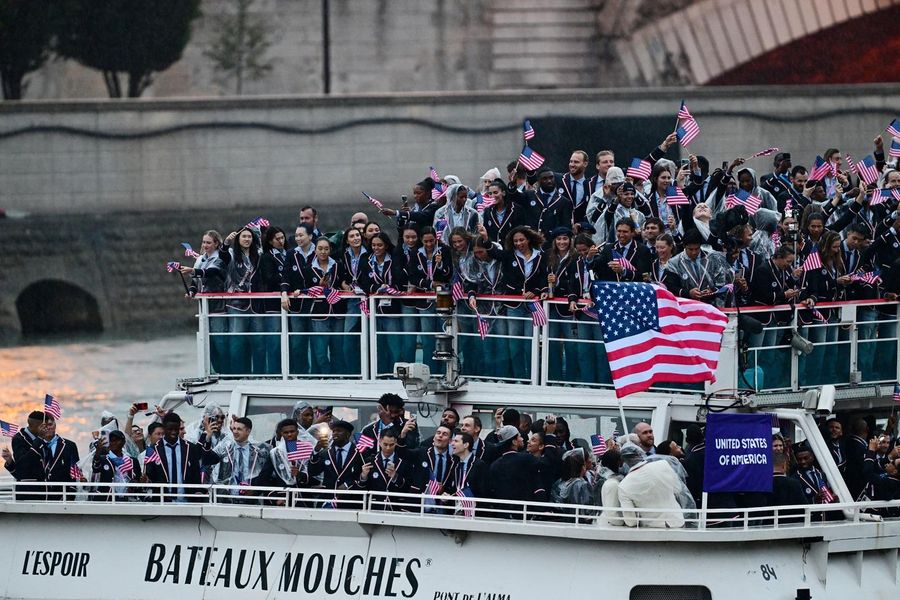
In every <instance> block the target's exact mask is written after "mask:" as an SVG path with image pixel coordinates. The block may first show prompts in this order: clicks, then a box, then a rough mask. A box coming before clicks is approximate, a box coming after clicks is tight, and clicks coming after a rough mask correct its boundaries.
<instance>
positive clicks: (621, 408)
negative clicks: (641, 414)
mask: <svg viewBox="0 0 900 600" xmlns="http://www.w3.org/2000/svg"><path fill="white" fill-rule="evenodd" d="M616 401H617V402H618V403H619V418H620V419H622V435H626V436H627V435H628V423H627V422H625V407H624V406H622V399H621V398H619V397H616Z"/></svg>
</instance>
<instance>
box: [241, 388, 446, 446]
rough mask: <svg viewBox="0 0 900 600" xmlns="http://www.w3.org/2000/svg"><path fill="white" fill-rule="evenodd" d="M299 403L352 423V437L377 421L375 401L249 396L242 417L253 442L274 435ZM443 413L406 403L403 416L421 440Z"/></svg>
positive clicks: (438, 422) (429, 435)
mask: <svg viewBox="0 0 900 600" xmlns="http://www.w3.org/2000/svg"><path fill="white" fill-rule="evenodd" d="M300 400H305V401H306V402H309V404H310V405H311V406H312V407H314V409H315V410H316V416H317V417H318V416H319V415H321V414H323V413H326V412H328V411H330V412H331V414H332V415H333V416H334V418H336V419H341V420H343V421H347V422H348V423H353V433H354V435H357V434H359V432H360V431H361V430H362V428H363V427H365V426H366V425H368V424H369V423H371V422H372V421H375V420H376V419H377V418H378V411H377V410H376V402H375V400H374V399H373V400H344V401H337V400H335V399H333V398H330V399H327V400H324V401H323V400H322V399H321V398H313V397H310V398H303V397H297V396H292V397H283V396H282V397H279V396H248V397H247V410H246V411H245V414H246V415H247V416H248V417H249V418H250V419H251V420H252V421H253V433H254V439H257V440H268V439H269V438H271V437H272V436H273V435H275V426H276V425H277V424H278V422H279V421H281V420H282V419H286V418H288V417H290V416H292V411H293V409H294V404H296V403H297V402H299V401H300ZM442 411H443V409H442V408H441V407H440V406H437V405H435V404H428V403H425V402H407V403H406V417H407V418H409V417H410V416H413V415H414V416H415V417H416V425H417V427H418V429H419V436H420V438H421V439H423V440H424V439H428V438H429V437H431V436H433V435H434V431H435V430H436V429H437V426H438V425H439V424H440V422H441V412H442Z"/></svg>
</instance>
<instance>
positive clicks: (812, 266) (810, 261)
mask: <svg viewBox="0 0 900 600" xmlns="http://www.w3.org/2000/svg"><path fill="white" fill-rule="evenodd" d="M821 268H822V257H821V256H819V246H818V245H813V247H812V249H811V250H810V251H809V255H808V256H807V257H806V260H804V261H803V270H804V271H815V270H816V269H821Z"/></svg>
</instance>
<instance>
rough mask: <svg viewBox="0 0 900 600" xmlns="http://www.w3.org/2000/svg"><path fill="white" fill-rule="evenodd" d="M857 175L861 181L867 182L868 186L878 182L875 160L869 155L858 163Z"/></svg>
mask: <svg viewBox="0 0 900 600" xmlns="http://www.w3.org/2000/svg"><path fill="white" fill-rule="evenodd" d="M856 173H857V174H858V175H859V178H860V179H862V180H863V181H865V182H866V185H872V184H873V183H875V182H876V181H878V167H876V166H875V159H874V158H872V156H871V155H869V156H867V157H865V158H864V159H862V160H861V161H859V162H858V163H856Z"/></svg>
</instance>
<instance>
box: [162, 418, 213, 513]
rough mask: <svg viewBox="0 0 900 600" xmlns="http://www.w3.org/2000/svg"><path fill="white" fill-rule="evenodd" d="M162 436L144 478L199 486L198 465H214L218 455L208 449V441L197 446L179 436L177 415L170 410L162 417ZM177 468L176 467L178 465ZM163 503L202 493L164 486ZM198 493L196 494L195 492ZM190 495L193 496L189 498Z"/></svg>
mask: <svg viewBox="0 0 900 600" xmlns="http://www.w3.org/2000/svg"><path fill="white" fill-rule="evenodd" d="M162 423H163V437H162V439H160V440H159V441H158V442H157V443H156V446H154V448H156V452H157V454H158V455H159V459H160V461H159V462H158V463H157V462H151V463H150V464H148V465H147V479H148V481H150V482H151V483H167V484H181V485H200V484H201V483H202V481H201V479H200V468H201V466H208V465H214V464H217V463H218V462H219V460H220V458H219V455H218V454H216V453H215V452H213V451H212V448H210V447H209V444H207V445H206V446H201V445H200V444H195V443H193V442H188V441H186V440H184V439H182V438H181V417H179V416H178V415H177V414H176V413H173V412H170V413H168V414H166V416H165V417H163V421H162ZM173 453H174V454H175V461H176V464H171V461H172V454H173ZM178 467H180V469H179V468H178ZM166 493H167V494H171V495H172V496H170V497H169V498H166V501H167V502H187V501H190V500H202V499H203V496H205V494H204V493H203V492H202V491H198V490H185V491H184V492H179V491H178V486H177V485H172V486H171V487H170V488H167V489H166ZM198 494H200V495H201V496H200V497H197V495H198ZM192 496H193V498H192Z"/></svg>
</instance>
